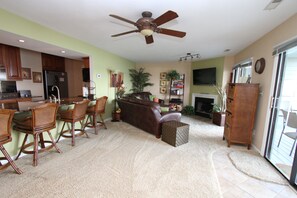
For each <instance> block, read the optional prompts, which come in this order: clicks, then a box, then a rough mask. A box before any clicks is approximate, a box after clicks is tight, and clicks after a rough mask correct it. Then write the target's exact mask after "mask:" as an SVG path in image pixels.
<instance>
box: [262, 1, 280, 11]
mask: <svg viewBox="0 0 297 198" xmlns="http://www.w3.org/2000/svg"><path fill="white" fill-rule="evenodd" d="M281 2H282V0H272V1H271V2H270V3H269V4H268V5H267V6H266V7H265V8H264V10H273V9H275V8H276V7H277V6H278V5H279V4H280V3H281Z"/></svg>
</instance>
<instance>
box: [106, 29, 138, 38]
mask: <svg viewBox="0 0 297 198" xmlns="http://www.w3.org/2000/svg"><path fill="white" fill-rule="evenodd" d="M133 32H139V30H132V31H128V32H123V33H120V34H114V35H111V37H117V36H122V35H125V34H130V33H133Z"/></svg>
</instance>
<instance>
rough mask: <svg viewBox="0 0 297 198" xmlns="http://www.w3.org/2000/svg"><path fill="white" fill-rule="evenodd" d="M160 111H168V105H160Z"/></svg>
mask: <svg viewBox="0 0 297 198" xmlns="http://www.w3.org/2000/svg"><path fill="white" fill-rule="evenodd" d="M160 109H161V112H168V111H169V107H160Z"/></svg>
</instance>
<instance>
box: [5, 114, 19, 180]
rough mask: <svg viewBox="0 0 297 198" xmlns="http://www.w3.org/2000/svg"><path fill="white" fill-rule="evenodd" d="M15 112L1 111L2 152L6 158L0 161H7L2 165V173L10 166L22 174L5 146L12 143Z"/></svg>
mask: <svg viewBox="0 0 297 198" xmlns="http://www.w3.org/2000/svg"><path fill="white" fill-rule="evenodd" d="M14 112H15V111H14V110H9V109H0V150H1V152H2V153H3V155H4V157H1V158H0V160H7V162H8V163H7V164H5V165H2V164H1V163H0V171H1V170H4V169H5V168H7V167H8V166H9V165H10V166H11V167H12V168H13V169H14V170H15V172H17V173H18V174H21V173H22V171H21V170H20V169H19V168H18V167H17V166H16V164H15V163H14V162H13V160H12V159H11V157H10V155H9V154H8V152H7V151H6V149H5V148H4V146H3V145H4V144H6V143H8V142H11V140H12V138H11V131H10V130H11V123H12V118H13V115H14Z"/></svg>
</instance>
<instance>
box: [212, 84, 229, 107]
mask: <svg viewBox="0 0 297 198" xmlns="http://www.w3.org/2000/svg"><path fill="white" fill-rule="evenodd" d="M213 86H214V87H215V89H216V91H217V93H218V95H219V104H218V107H217V110H216V111H217V112H221V113H224V112H225V111H226V108H227V94H226V89H225V88H223V87H220V86H218V85H213Z"/></svg>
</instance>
